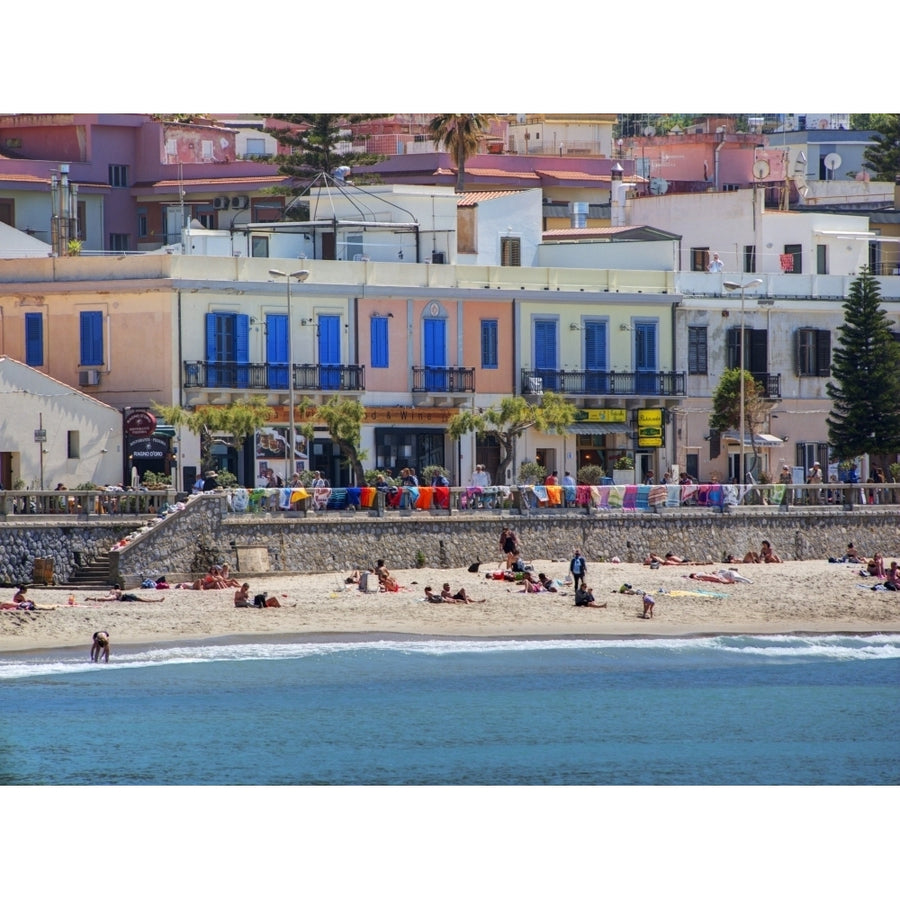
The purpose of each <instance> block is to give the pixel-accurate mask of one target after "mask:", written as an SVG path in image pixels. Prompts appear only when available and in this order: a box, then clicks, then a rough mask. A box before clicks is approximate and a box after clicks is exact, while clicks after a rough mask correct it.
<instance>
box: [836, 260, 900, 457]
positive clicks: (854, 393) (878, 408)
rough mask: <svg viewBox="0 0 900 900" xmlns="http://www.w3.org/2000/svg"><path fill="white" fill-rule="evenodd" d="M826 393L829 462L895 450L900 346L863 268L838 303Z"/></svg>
mask: <svg viewBox="0 0 900 900" xmlns="http://www.w3.org/2000/svg"><path fill="white" fill-rule="evenodd" d="M826 391H827V393H828V396H829V397H830V398H831V400H832V404H833V405H832V410H831V412H830V413H829V415H828V419H827V423H828V442H829V443H830V444H831V447H832V456H833V458H834V459H838V460H849V459H854V458H855V457H857V456H860V455H862V454H864V453H897V452H900V345H898V344H897V342H896V341H895V340H894V337H893V335H892V334H891V327H890V322H889V320H888V317H887V313H886V312H885V311H884V310H883V309H882V308H881V291H880V288H879V283H878V280H877V279H876V278H873V277H872V275H871V273H870V272H869V270H868V268H866V267H863V269H862V271H861V273H860V275H859V277H858V278H856V279H854V281H853V283H852V284H851V285H850V295H849V297H848V298H847V300H846V301H845V302H844V324H843V325H841V326H840V327H839V328H838V340H837V342H836V344H835V347H834V352H833V354H832V361H831V380H830V381H829V382H828V384H827V385H826Z"/></svg>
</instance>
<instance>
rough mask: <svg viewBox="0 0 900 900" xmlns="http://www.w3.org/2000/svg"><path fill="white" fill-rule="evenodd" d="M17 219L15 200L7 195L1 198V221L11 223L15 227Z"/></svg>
mask: <svg viewBox="0 0 900 900" xmlns="http://www.w3.org/2000/svg"><path fill="white" fill-rule="evenodd" d="M15 221H16V205H15V201H14V200H9V199H7V198H6V197H4V198H0V222H2V223H3V224H4V225H9V227H10V228H15Z"/></svg>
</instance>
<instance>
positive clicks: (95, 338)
mask: <svg viewBox="0 0 900 900" xmlns="http://www.w3.org/2000/svg"><path fill="white" fill-rule="evenodd" d="M80 325H81V365H82V366H102V365H103V313H102V312H100V311H99V310H98V311H94V310H90V311H86V312H82V313H81V316H80Z"/></svg>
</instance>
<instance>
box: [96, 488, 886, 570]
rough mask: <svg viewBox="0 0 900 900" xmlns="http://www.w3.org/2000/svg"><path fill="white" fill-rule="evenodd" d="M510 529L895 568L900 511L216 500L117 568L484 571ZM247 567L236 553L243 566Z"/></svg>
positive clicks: (531, 542) (540, 545)
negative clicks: (849, 549) (242, 508)
mask: <svg viewBox="0 0 900 900" xmlns="http://www.w3.org/2000/svg"><path fill="white" fill-rule="evenodd" d="M507 524H508V525H510V527H512V529H513V530H514V531H515V532H516V534H517V535H518V536H519V540H520V542H521V543H522V546H523V551H524V555H525V557H526V558H529V557H530V558H535V559H568V558H569V557H570V556H571V554H572V551H573V549H574V548H575V547H579V548H580V549H581V550H582V552H583V553H584V554H585V556H586V557H587V558H588V559H589V560H590V559H594V560H599V559H607V560H608V559H610V558H611V557H613V556H618V557H620V558H621V559H622V560H623V561H625V562H627V561H633V562H640V561H641V560H642V559H643V558H644V556H645V555H646V554H647V553H649V552H653V553H658V554H663V553H666V552H667V551H669V550H671V551H672V552H673V553H676V554H678V555H679V556H686V557H689V558H691V559H695V560H704V559H707V560H712V561H715V562H718V561H720V560H721V559H722V555H723V553H726V552H727V553H733V554H734V555H736V556H743V554H744V553H745V552H746V551H747V550H749V549H751V548H753V549H757V550H758V549H759V545H760V541H761V540H762V539H763V538H768V540H769V541H771V543H772V545H773V547H774V548H775V550H776V552H778V553H779V554H780V555H781V556H782V558H783V559H786V560H800V559H823V560H824V559H827V558H828V557H829V556H838V555H840V554H841V553H842V552H843V549H844V548H845V547H846V546H847V543H848V542H849V541H853V542H854V543H855V544H856V546H857V547H858V548H860V551H861V552H863V553H869V554H872V553H874V552H875V551H876V550H881V552H882V553H883V554H884V555H885V557H886V558H888V559H889V558H890V557H892V556H897V557H900V510H896V509H887V508H878V507H874V508H872V507H869V508H865V509H854V510H843V509H820V508H817V509H815V510H814V511H809V510H803V509H802V508H798V509H792V510H788V511H784V510H778V509H774V508H773V509H769V508H767V507H754V508H748V509H740V510H737V509H733V510H731V511H728V512H725V513H720V512H718V511H706V510H701V509H692V510H669V509H666V510H663V511H661V512H659V513H637V514H635V513H612V512H610V513H599V514H592V515H585V513H584V511H579V512H577V513H572V514H566V513H564V512H561V511H554V513H553V514H549V515H544V514H530V515H517V514H514V513H510V512H509V511H504V512H493V511H486V512H483V513H481V512H478V513H470V514H466V513H459V514H457V513H454V514H453V515H450V516H448V515H447V514H446V513H443V514H432V513H429V512H427V511H426V512H413V513H406V514H401V513H395V514H390V513H389V514H387V515H385V516H375V515H371V514H368V513H365V512H356V513H344V514H339V515H331V514H328V515H322V516H316V517H303V516H298V517H290V516H288V517H282V516H277V515H276V516H266V515H261V516H254V517H248V516H246V515H241V516H236V515H229V514H228V512H227V509H226V505H225V501H224V499H222V498H218V497H202V498H198V499H197V500H194V501H192V502H191V503H190V504H189V505H188V507H187V508H186V509H184V510H182V511H181V512H179V513H176V514H175V515H173V516H170V517H169V519H167V520H166V521H165V522H164V523H162V524H161V525H160V526H157V528H156V529H154V530H153V531H151V532H149V533H147V534H145V535H142V536H141V537H140V538H139V539H138V541H136V542H135V543H134V544H133V545H131V546H129V547H128V548H126V550H125V551H123V552H122V553H121V554H119V559H118V560H117V564H118V566H119V573H120V576H121V577H123V578H125V579H126V580H134V579H136V578H137V577H138V576H140V575H155V574H162V573H165V574H167V575H170V577H171V576H172V575H173V573H182V572H184V573H197V572H202V571H205V569H206V568H207V567H208V566H209V565H211V564H212V563H215V562H223V561H227V562H229V563H230V565H231V566H232V568H233V569H234V570H235V571H240V565H239V563H240V557H241V549H242V548H246V549H249V548H266V549H267V551H268V552H267V554H260V553H258V552H255V553H253V554H252V557H253V559H254V566H258V560H259V559H260V557H261V556H266V555H267V558H268V567H269V568H268V570H269V571H271V572H349V571H351V570H353V569H359V568H364V567H368V566H371V565H373V564H374V562H375V560H376V559H378V558H383V559H385V560H386V561H387V565H388V567H390V568H396V569H402V568H412V567H414V566H415V565H416V559H417V555H418V553H419V552H420V551H421V553H422V554H423V555H424V558H425V565H428V566H436V567H448V568H456V567H459V566H467V565H469V564H470V563H472V562H474V561H475V560H481V561H482V562H484V563H486V564H488V565H491V564H493V563H496V562H499V560H500V552H499V548H498V537H499V534H500V530H501V529H502V528H503V527H504V525H507ZM113 556H115V554H113ZM250 556H251V554H250V553H245V554H244V557H245V559H246V558H248V557H250ZM244 574H247V575H249V574H262V573H261V572H259V571H249V570H248V571H246V572H245V573H244Z"/></svg>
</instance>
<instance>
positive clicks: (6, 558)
mask: <svg viewBox="0 0 900 900" xmlns="http://www.w3.org/2000/svg"><path fill="white" fill-rule="evenodd" d="M137 524H140V523H136V522H134V521H130V522H129V521H124V520H116V521H115V523H114V524H113V523H111V522H110V520H109V519H107V520H105V522H104V523H103V524H102V525H100V524H90V525H88V524H78V525H75V524H72V523H71V522H67V523H66V524H65V525H59V524H55V523H50V522H39V521H32V522H31V523H29V524H28V525H23V524H21V518H20V519H18V520H16V523H15V524H2V523H0V583H2V584H19V583H26V584H27V583H30V582H31V581H33V573H34V568H35V566H34V561H35V560H36V559H49V560H51V562H52V565H53V580H54V582H55V583H57V584H60V583H65V582H66V581H68V580H69V578H70V576H71V575H72V572H73V571H74V570H75V568H76V566H77V564H78V562H79V561H80V562H83V563H84V562H89V561H90V560H92V559H93V558H94V557H95V556H97V555H99V554H101V553H105V552H106V551H107V550H109V548H110V547H111V546H112V545H113V544H114V543H115V542H116V541H118V540H120V539H121V538H123V537H124V536H125V535H126V534H128V533H129V532H130V531H131V530H132V529H134V528H135V526H136V525H137Z"/></svg>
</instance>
